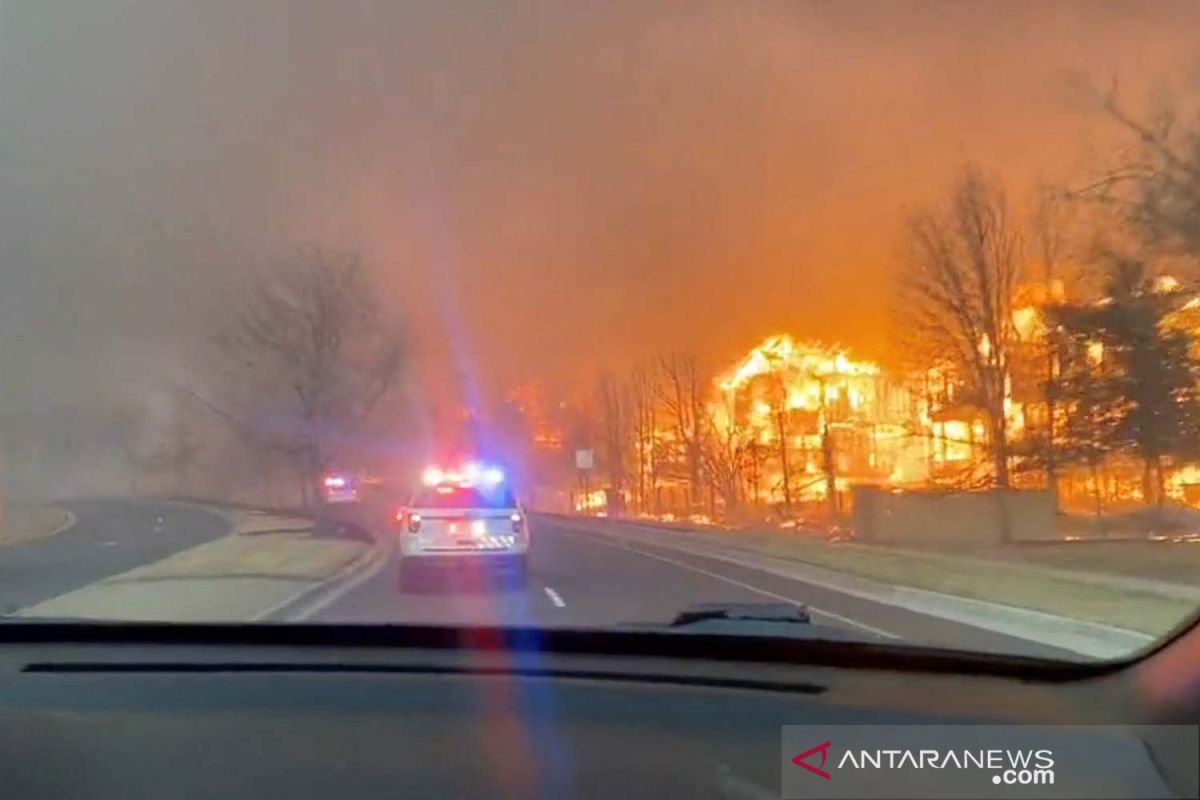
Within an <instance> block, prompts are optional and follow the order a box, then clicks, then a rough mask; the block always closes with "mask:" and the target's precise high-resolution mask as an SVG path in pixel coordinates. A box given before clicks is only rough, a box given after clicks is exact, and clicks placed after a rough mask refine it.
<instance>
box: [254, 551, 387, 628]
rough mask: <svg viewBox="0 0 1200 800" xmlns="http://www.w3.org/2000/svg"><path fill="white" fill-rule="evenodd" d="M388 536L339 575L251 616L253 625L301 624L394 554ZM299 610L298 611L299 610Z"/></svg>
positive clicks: (374, 570) (368, 576)
mask: <svg viewBox="0 0 1200 800" xmlns="http://www.w3.org/2000/svg"><path fill="white" fill-rule="evenodd" d="M389 541H390V540H389V539H388V538H387V537H380V538H376V539H375V544H374V545H373V546H372V547H370V548H369V549H368V550H367V551H366V552H365V553H363V554H362V555H361V556H359V557H358V558H355V559H354V560H353V561H351V562H350V563H348V564H346V566H344V567H342V568H341V569H340V570H338V571H337V572H336V573H334V574H333V575H331V576H330V577H328V578H325V579H324V580H321V581H318V582H317V583H314V584H311V585H309V586H305V587H304V588H303V589H301V590H299V591H298V592H296V593H295V594H293V595H292V596H291V597H288V598H286V599H284V600H282V601H280V602H278V603H276V604H275V605H273V606H271V607H270V608H268V609H266V610H264V611H261V612H259V613H258V614H255V615H254V616H252V617H250V619H249V621H250V622H299V621H301V620H304V619H307V618H308V617H309V616H311V615H312V614H314V613H316V612H317V611H319V610H320V609H321V603H320V602H319V601H320V600H323V599H325V596H326V595H327V594H330V595H334V596H337V593H338V592H339V591H348V590H349V589H351V588H353V587H354V586H357V585H358V584H359V583H361V582H362V581H365V580H367V579H368V578H370V577H371V576H373V575H375V574H376V573H377V572H378V571H379V570H380V569H381V568H382V567H383V566H384V565H385V564H387V563H388V560H389V559H390V558H391V555H392V548H391V547H389V546H388V542H389ZM297 607H299V608H297Z"/></svg>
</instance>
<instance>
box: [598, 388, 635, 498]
mask: <svg viewBox="0 0 1200 800" xmlns="http://www.w3.org/2000/svg"><path fill="white" fill-rule="evenodd" d="M596 396H597V405H598V406H599V412H600V450H601V452H600V456H601V459H602V462H601V463H602V464H603V467H604V470H605V473H606V475H607V477H608V487H609V488H610V489H612V490H613V493H614V494H615V496H616V498H617V502H618V503H621V502H623V499H624V497H625V464H626V460H627V456H628V452H629V447H628V445H629V438H630V436H629V434H630V424H629V419H628V416H629V405H630V403H629V397H628V391H627V390H626V387H625V386H624V385H623V384H622V383H621V381H619V380H618V379H617V378H616V377H614V376H613V375H612V374H611V373H607V372H606V373H604V374H603V375H601V376H600V380H599V383H598V384H597V386H596ZM610 510H613V509H610ZM615 510H623V509H615Z"/></svg>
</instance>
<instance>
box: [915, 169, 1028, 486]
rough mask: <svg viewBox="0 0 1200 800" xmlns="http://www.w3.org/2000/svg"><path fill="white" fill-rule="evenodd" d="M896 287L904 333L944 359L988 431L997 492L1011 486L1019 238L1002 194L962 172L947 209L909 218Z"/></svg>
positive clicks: (975, 173)
mask: <svg viewBox="0 0 1200 800" xmlns="http://www.w3.org/2000/svg"><path fill="white" fill-rule="evenodd" d="M906 246H907V248H906V258H905V264H904V267H905V269H904V272H903V274H902V276H901V284H900V293H899V299H900V307H899V308H900V314H901V317H902V319H903V320H904V321H905V324H906V325H907V326H908V328H909V329H910V331H911V332H912V333H914V334H915V335H917V336H920V337H921V338H922V339H923V340H924V341H925V342H926V343H927V344H928V345H930V346H931V348H932V351H933V352H934V353H936V354H938V355H940V356H942V357H944V358H945V359H946V360H947V361H948V362H949V363H950V364H951V365H952V366H953V368H954V369H955V371H956V373H957V374H958V376H959V378H960V379H961V380H962V381H963V384H964V388H965V389H966V394H967V395H968V396H969V398H970V400H972V401H973V402H974V403H975V404H977V405H978V407H979V409H980V410H981V412H982V414H983V417H984V419H985V420H986V422H987V425H988V446H989V448H990V452H991V457H992V467H993V480H994V484H995V485H996V486H999V487H1002V488H1006V487H1008V485H1009V463H1008V462H1009V441H1008V426H1007V422H1006V417H1005V407H1004V406H1005V402H1004V401H1005V396H1006V382H1007V380H1008V374H1009V358H1010V355H1011V349H1012V346H1013V342H1014V340H1015V331H1014V325H1013V318H1012V304H1013V295H1014V293H1015V290H1016V285H1017V281H1018V279H1019V277H1020V271H1021V239H1020V236H1019V234H1018V232H1017V230H1016V229H1015V227H1014V225H1013V224H1012V221H1011V220H1010V218H1009V211H1008V204H1007V202H1006V200H1005V197H1004V192H1003V190H1002V189H1001V187H1000V186H999V185H998V184H997V183H996V182H994V181H993V180H991V179H989V178H988V177H986V176H985V175H984V174H983V173H982V171H980V170H979V169H978V168H976V167H968V168H967V169H965V170H964V172H963V174H962V175H961V177H960V178H959V179H958V182H957V184H956V185H955V187H954V190H953V192H952V194H951V196H950V202H949V204H948V206H947V207H945V208H940V209H926V210H923V211H918V212H916V213H914V214H912V215H911V216H910V218H909V220H908V224H907V236H906Z"/></svg>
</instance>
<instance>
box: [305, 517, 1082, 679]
mask: <svg viewBox="0 0 1200 800" xmlns="http://www.w3.org/2000/svg"><path fill="white" fill-rule="evenodd" d="M531 535H532V538H533V547H532V550H531V553H530V568H529V579H528V582H527V584H526V586H525V587H523V588H522V587H517V586H514V585H512V582H511V581H506V580H505V579H504V578H503V576H500V575H496V574H494V573H492V572H488V571H484V570H481V569H477V568H473V567H472V566H471V565H470V564H468V565H465V566H464V567H463V568H461V569H458V570H455V571H453V572H452V573H450V574H447V575H442V576H433V577H432V578H431V579H430V580H428V581H423V582H422V584H421V585H419V586H418V587H415V588H409V587H407V586H405V587H401V586H400V585H399V580H398V568H397V564H396V562H395V560H394V559H393V560H392V561H391V562H389V563H387V564H386V565H385V566H384V567H383V568H382V569H381V570H379V571H378V572H377V573H375V574H374V575H372V576H371V577H369V578H368V579H366V580H364V581H363V582H361V583H360V584H359V585H356V586H355V585H351V586H349V587H346V588H344V590H343V591H342V592H340V593H335V594H331V595H330V596H329V597H328V598H326V599H325V600H324V601H323V603H322V604H321V605H319V606H317V607H313V608H310V609H308V611H307V612H306V614H305V616H306V617H307V618H309V619H311V620H313V621H319V622H329V623H338V622H367V623H405V622H408V623H422V624H439V623H445V624H474V625H481V624H482V625H531V626H556V627H610V626H613V625H622V624H628V623H635V624H636V623H665V622H669V621H670V620H671V619H672V618H673V617H674V615H675V614H676V613H678V612H679V611H681V610H682V609H684V608H686V607H688V606H689V605H693V604H696V603H714V602H730V603H763V602H791V603H797V604H804V605H806V606H808V608H809V610H810V612H811V614H812V617H813V621H814V622H816V623H818V624H822V625H830V626H834V627H837V628H841V629H844V630H848V631H852V632H856V633H859V634H862V635H865V636H868V637H871V638H875V639H878V640H883V641H892V642H894V641H904V642H912V643H919V644H922V645H938V646H947V647H952V648H965V649H972V650H984V651H991V652H1009V653H1013V652H1018V653H1027V654H1030V655H1044V656H1048V657H1060V658H1078V656H1077V655H1072V654H1070V653H1068V652H1066V651H1061V650H1057V649H1055V648H1052V647H1047V646H1044V645H1039V644H1036V643H1033V642H1028V641H1024V640H1020V639H1016V638H1013V637H1010V636H1005V635H1001V634H998V633H994V632H991V631H987V630H984V629H981V628H975V627H972V626H968V625H963V624H959V623H955V622H950V621H948V620H943V619H940V618H936V617H931V616H926V615H922V614H916V613H913V612H910V611H906V610H904V609H900V608H897V607H895V606H891V605H886V604H883V603H877V602H872V601H868V600H863V599H860V598H857V597H852V596H849V595H845V594H841V593H838V592H835V591H832V590H830V589H828V588H824V587H820V586H816V585H811V584H806V583H803V582H800V581H797V580H793V579H789V578H784V577H781V576H778V575H773V574H770V573H766V572H761V571H759V570H755V569H752V568H747V567H743V566H739V565H736V564H731V563H729V562H726V561H723V560H718V559H713V558H707V557H704V556H698V555H692V554H687V553H682V552H680V551H679V550H677V549H673V548H665V547H655V546H651V545H646V544H640V543H639V544H636V545H630V544H623V543H622V542H621V541H620V540H617V539H613V538H610V537H608V536H604V535H596V534H594V533H585V532H582V531H580V530H578V529H576V528H574V527H573V526H569V525H567V524H564V523H563V522H562V521H561V520H557V519H555V518H552V517H538V518H536V519H534V520H533V527H532V534H531Z"/></svg>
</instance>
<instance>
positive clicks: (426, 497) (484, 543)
mask: <svg viewBox="0 0 1200 800" xmlns="http://www.w3.org/2000/svg"><path fill="white" fill-rule="evenodd" d="M396 522H397V524H398V525H399V526H400V532H399V538H400V581H401V585H402V586H407V585H411V584H412V583H413V582H414V581H415V579H416V578H417V577H419V573H420V572H422V571H424V570H427V569H430V568H445V567H473V568H479V569H483V570H492V569H501V570H504V572H505V574H506V575H507V576H508V577H511V578H513V579H515V581H516V582H517V583H518V584H520V585H523V584H524V581H525V576H526V572H527V558H528V552H529V526H528V523H527V521H526V519H525V513H524V511H523V510H522V509H521V506H520V504H519V503H518V502H517V499H516V497H514V496H513V493H512V489H511V488H510V487H509V486H508V485H507V484H506V483H505V481H504V477H503V473H502V472H500V470H498V469H495V468H489V469H483V468H479V467H474V466H471V467H468V468H465V469H463V470H461V471H456V472H442V471H441V470H429V471H427V473H426V475H425V486H424V487H423V488H421V489H420V490H418V491H417V492H416V493H415V494H414V495H413V497H412V499H411V500H410V501H409V503H408V506H407V507H406V508H404V509H403V510H401V511H400V512H398V513H397V515H396Z"/></svg>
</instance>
